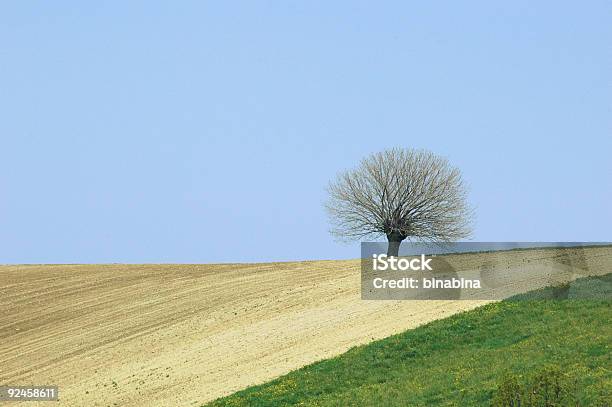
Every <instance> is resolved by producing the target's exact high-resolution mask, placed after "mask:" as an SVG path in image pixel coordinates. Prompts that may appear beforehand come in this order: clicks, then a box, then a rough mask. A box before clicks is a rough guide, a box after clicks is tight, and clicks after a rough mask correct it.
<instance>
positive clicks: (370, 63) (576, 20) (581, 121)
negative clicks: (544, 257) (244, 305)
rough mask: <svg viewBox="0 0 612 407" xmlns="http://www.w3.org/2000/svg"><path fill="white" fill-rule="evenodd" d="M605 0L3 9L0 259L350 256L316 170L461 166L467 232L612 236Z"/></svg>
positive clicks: (8, 5)
mask: <svg viewBox="0 0 612 407" xmlns="http://www.w3.org/2000/svg"><path fill="white" fill-rule="evenodd" d="M610 21H612V3H610V2H609V1H590V2H559V1H538V2H534V1H512V2H489V1H480V2H475V1H466V2H463V1H462V2H451V1H448V2H420V3H417V2H403V1H398V2H357V1H347V2H340V1H333V2H330V1H316V2H311V1H301V2H293V1H292V2H287V1H277V2H270V1H248V2H246V1H245V2H224V1H218V2H200V1H197V2H196V1H194V2H163V3H162V2H151V1H146V2H145V1H143V2H104V3H102V2H76V1H74V2H66V1H57V2H42V1H38V2H36V1H32V2H30V1H13V2H3V3H2V5H0V112H1V114H0V154H1V159H0V263H41V262H42V263H57V262H59V263H64V262H87V263H97V262H232V261H268V260H291V259H325V258H349V257H352V258H355V257H358V256H359V246H358V244H353V245H344V244H340V243H336V242H335V241H334V240H333V238H332V237H331V236H330V235H329V234H328V224H327V219H326V215H325V212H324V210H323V209H322V203H323V201H324V199H325V187H326V185H327V183H328V181H329V180H330V179H331V178H332V177H333V176H334V175H335V174H336V173H337V172H338V171H340V170H342V169H345V168H347V167H351V166H353V165H355V164H356V163H357V162H358V160H359V159H361V158H362V157H363V156H365V155H367V154H370V153H372V152H375V151H379V150H382V149H384V148H387V147H394V146H400V147H417V148H427V149H429V150H432V151H434V152H436V153H438V154H441V155H444V156H447V157H448V158H449V159H450V160H451V162H452V163H454V164H455V165H457V166H458V167H460V168H461V169H462V170H463V173H464V177H465V179H466V180H467V182H468V183H469V184H470V186H471V194H470V201H471V202H472V204H473V205H474V206H475V207H476V210H477V223H476V229H475V234H474V239H475V240H480V241H490V240H493V241H506V240H519V241H539V240H542V241H567V240H569V241H602V240H612V239H611V237H612V236H611V231H612V204H611V201H612V163H611V161H612V157H611V152H612V134H611V133H612V114H611V113H612V112H611V109H612V47H611V45H610V44H611V43H612V24H610Z"/></svg>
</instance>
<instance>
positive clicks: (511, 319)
mask: <svg viewBox="0 0 612 407" xmlns="http://www.w3.org/2000/svg"><path fill="white" fill-rule="evenodd" d="M593 289H595V290H596V291H597V292H598V294H599V295H600V296H603V297H604V298H608V299H609V298H611V294H612V275H610V274H609V275H607V276H606V277H605V278H599V279H583V280H581V281H580V282H579V283H577V284H575V285H573V286H572V289H571V292H570V298H572V297H573V299H571V300H567V301H554V300H545V299H533V298H538V297H540V298H542V297H546V295H547V291H546V290H543V291H542V292H538V293H536V294H534V293H531V294H529V296H528V297H527V298H529V299H530V300H528V301H504V302H499V303H494V304H490V305H487V306H484V307H481V308H478V309H476V310H473V311H469V312H466V313H462V314H458V315H455V316H452V317H450V318H447V319H443V320H439V321H435V322H432V323H430V324H428V325H425V326H422V327H420V328H417V329H414V330H410V331H406V332H404V333H402V334H399V335H395V336H392V337H389V338H386V339H383V340H380V341H376V342H373V343H370V344H368V345H365V346H360V347H356V348H353V349H351V350H350V351H349V352H347V353H345V354H343V355H341V356H338V357H336V358H333V359H329V360H325V361H321V362H318V363H314V364H312V365H310V366H306V367H304V368H302V369H299V370H297V371H294V372H291V373H289V374H287V375H285V376H283V377H280V378H278V379H276V380H274V381H271V382H269V383H266V384H263V385H260V386H254V387H250V388H248V389H246V390H243V391H240V392H238V393H235V394H233V395H231V396H229V397H226V398H222V399H219V400H216V401H214V402H212V403H210V406H247V405H248V406H257V405H265V406H281V405H288V404H301V405H330V406H331V405H334V406H336V405H398V406H404V405H411V406H416V405H418V406H429V405H489V404H490V400H491V397H492V394H493V392H494V391H495V389H496V388H497V385H498V382H499V380H500V378H501V377H502V376H503V375H504V374H505V373H509V372H512V373H515V374H516V373H518V374H529V373H530V372H532V371H533V370H535V369H538V368H540V367H542V366H544V365H555V366H559V367H560V368H561V369H562V370H564V371H567V372H571V373H572V375H573V376H575V378H576V379H577V380H578V387H579V388H580V389H581V395H580V398H581V399H582V402H583V403H584V404H585V405H589V404H590V403H591V402H593V400H594V399H596V398H597V399H598V400H600V398H601V394H602V392H603V393H605V394H610V393H611V391H612V371H611V370H610V369H611V367H612V358H611V356H610V355H611V349H610V348H611V346H612V324H611V322H612V320H611V315H612V302H611V301H609V300H592V299H589V300H586V299H579V298H580V297H581V295H582V294H584V292H585V291H586V290H588V291H589V292H591V291H592V290H593Z"/></svg>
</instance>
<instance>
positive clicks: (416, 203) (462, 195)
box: [325, 149, 472, 256]
mask: <svg viewBox="0 0 612 407" xmlns="http://www.w3.org/2000/svg"><path fill="white" fill-rule="evenodd" d="M328 191H329V200H328V201H327V203H326V205H325V206H326V209H327V212H328V214H329V217H330V219H331V222H332V225H333V226H332V229H331V232H332V234H334V235H336V236H337V237H339V238H342V239H345V240H360V239H363V238H365V237H379V236H383V235H384V236H386V237H387V240H388V241H389V248H388V252H387V254H388V255H389V256H397V255H398V253H399V247H400V244H401V243H402V241H403V240H405V239H408V240H416V241H430V242H450V241H453V240H458V239H461V238H465V237H468V236H469V235H470V234H471V219H472V210H471V209H470V207H469V206H468V204H467V201H466V198H467V191H466V187H465V184H464V183H463V181H462V179H461V173H460V172H459V170H458V169H457V168H455V167H453V166H451V165H450V164H449V162H448V161H447V160H446V159H445V158H442V157H439V156H437V155H435V154H433V153H431V152H429V151H425V150H412V149H392V150H387V151H383V152H380V153H376V154H373V155H371V156H369V157H367V158H365V159H363V160H362V161H361V164H360V165H359V166H358V167H357V168H355V169H353V170H349V171H346V172H344V173H341V174H339V175H338V177H337V178H336V180H334V181H332V182H331V183H330V185H329V188H328Z"/></svg>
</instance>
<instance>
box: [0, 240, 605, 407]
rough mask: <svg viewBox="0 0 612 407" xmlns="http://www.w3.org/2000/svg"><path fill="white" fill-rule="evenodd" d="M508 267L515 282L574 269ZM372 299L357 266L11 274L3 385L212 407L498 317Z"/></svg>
mask: <svg viewBox="0 0 612 407" xmlns="http://www.w3.org/2000/svg"><path fill="white" fill-rule="evenodd" d="M587 251H588V254H589V273H590V274H603V273H604V272H609V271H610V270H609V265H610V260H611V259H612V248H610V247H605V248H592V249H584V252H587ZM489 255H490V254H486V253H485V254H465V255H461V256H457V258H458V259H459V260H458V261H459V262H460V263H462V264H463V265H464V266H465V268H470V267H477V265H478V264H482V263H483V262H484V260H483V256H485V257H486V256H489ZM497 256H499V254H497ZM504 256H505V257H504V262H505V264H507V266H508V268H510V269H511V268H513V267H520V265H522V264H525V262H526V261H527V262H529V263H530V264H534V263H536V264H544V263H546V262H548V263H549V264H561V265H562V263H563V261H561V262H559V261H558V256H559V255H558V253H557V252H555V251H551V250H528V251H513V252H507V254H505V255H504ZM564 256H565V257H564V258H565V259H568V258H570V259H571V256H569V257H568V256H567V254H565V255H564ZM511 284H514V286H515V287H514V289H513V291H516V292H520V291H524V290H526V289H527V288H526V287H522V286H521V282H520V281H519V282H515V283H511ZM359 287H360V274H359V261H357V260H351V261H312V262H293V263H266V264H232V265H229V264H227V265H22V266H0V310H1V312H0V384H11V385H32V384H39V385H52V384H56V385H59V389H60V402H59V403H55V404H53V405H61V406H115V405H116V406H189V405H200V404H201V403H203V402H205V401H209V400H211V399H214V398H217V397H219V396H222V395H226V394H229V393H231V392H234V391H236V390H239V389H242V388H244V387H246V386H249V385H252V384H256V383H261V382H264V381H266V380H269V379H271V378H274V377H276V376H278V375H281V374H284V373H286V372H288V371H290V370H293V369H296V368H298V367H301V366H303V365H305V364H308V363H311V362H314V361H316V360H319V359H323V358H328V357H331V356H334V355H337V354H339V353H342V352H344V351H346V350H347V349H349V348H350V347H353V346H355V345H358V344H363V343H367V342H370V341H372V340H373V339H378V338H383V337H386V336H389V335H391V334H394V333H397V332H400V331H403V330H406V329H409V328H413V327H416V326H418V325H421V324H423V323H426V322H428V321H432V320H434V319H438V318H442V317H446V316H448V315H451V314H453V313H456V312H459V311H463V310H468V309H471V308H474V307H476V306H478V305H481V304H484V303H486V301H465V300H462V301H363V300H361V299H360V289H359ZM529 288H532V287H529ZM23 404H24V405H29V406H32V405H36V404H37V403H32V402H28V403H23ZM46 404H49V403H46ZM11 405H17V404H11ZM41 405H42V403H41Z"/></svg>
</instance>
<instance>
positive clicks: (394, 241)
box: [387, 233, 406, 257]
mask: <svg viewBox="0 0 612 407" xmlns="http://www.w3.org/2000/svg"><path fill="white" fill-rule="evenodd" d="M405 238H406V236H402V235H400V234H397V233H392V234H388V235H387V240H388V241H389V245H388V246H387V256H389V257H391V256H394V257H397V256H399V248H400V245H401V244H402V240H404V239H405Z"/></svg>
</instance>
